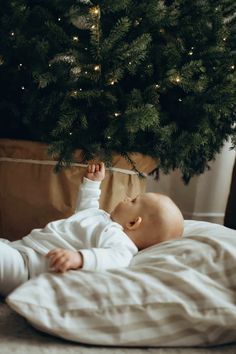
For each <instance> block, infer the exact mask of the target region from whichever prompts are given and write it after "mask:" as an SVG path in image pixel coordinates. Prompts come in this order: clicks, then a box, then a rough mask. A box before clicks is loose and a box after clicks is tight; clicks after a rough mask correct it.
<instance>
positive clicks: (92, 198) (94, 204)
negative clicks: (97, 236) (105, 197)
mask: <svg viewBox="0 0 236 354" xmlns="http://www.w3.org/2000/svg"><path fill="white" fill-rule="evenodd" d="M100 184H101V182H98V181H91V180H90V179H88V178H86V177H84V179H83V183H82V184H81V186H80V190H79V194H78V198H77V202H76V209H75V213H77V212H78V211H81V210H85V209H89V208H96V209H98V208H99V197H100V194H101V190H100Z"/></svg>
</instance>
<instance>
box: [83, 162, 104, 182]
mask: <svg viewBox="0 0 236 354" xmlns="http://www.w3.org/2000/svg"><path fill="white" fill-rule="evenodd" d="M85 177H87V178H88V179H90V180H91V181H102V180H103V179H104V178H105V165H104V163H103V162H99V163H96V164H95V163H94V164H89V165H88V167H87V172H86V175H85Z"/></svg>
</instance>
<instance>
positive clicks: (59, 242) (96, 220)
mask: <svg viewBox="0 0 236 354" xmlns="http://www.w3.org/2000/svg"><path fill="white" fill-rule="evenodd" d="M100 184H101V182H94V181H91V180H89V179H87V178H85V177H84V180H83V183H82V185H81V188H80V191H79V195H78V201H77V207H76V211H75V214H74V215H72V216H70V217H69V218H67V219H62V220H57V221H52V222H50V223H48V224H47V225H46V226H45V227H44V228H43V229H34V230H32V231H31V232H30V233H29V234H28V235H27V236H25V237H24V238H23V239H21V240H18V241H13V242H7V241H6V240H5V242H4V244H5V245H4V253H5V256H6V252H7V250H6V247H8V246H9V247H11V248H14V249H15V250H18V251H19V252H20V254H21V255H22V257H23V258H24V260H26V263H27V267H28V271H29V276H28V277H29V278H31V277H33V276H36V275H38V274H40V273H41V272H44V271H49V270H50V269H49V266H48V259H47V258H46V257H45V255H46V254H47V253H48V252H49V251H50V250H52V249H54V248H64V249H69V250H74V251H80V252H81V253H82V255H83V261H84V262H83V268H82V269H85V270H93V271H100V270H106V269H112V268H118V267H127V266H128V265H129V263H130V261H131V259H132V258H133V256H134V255H135V254H137V252H138V248H137V247H136V245H135V244H134V243H133V241H131V239H130V238H129V237H128V236H127V235H126V234H125V233H124V231H123V227H122V226H121V225H120V224H118V223H116V222H114V221H112V220H111V218H110V215H109V214H108V213H107V212H105V211H103V210H101V209H99V197H100V194H101V190H100ZM1 244H2V242H1V241H0V258H1ZM2 250H3V244H2ZM5 259H7V257H5ZM8 262H10V259H9V258H8V261H7V260H5V261H4V264H2V262H0V267H1V268H2V267H7V263H8ZM0 271H1V273H2V280H1V277H0V282H1V281H2V282H3V278H4V275H3V273H4V272H3V269H0ZM18 272H19V270H18ZM8 276H9V275H8ZM9 280H10V279H9ZM0 288H1V286H0Z"/></svg>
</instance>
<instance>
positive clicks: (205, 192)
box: [147, 142, 235, 224]
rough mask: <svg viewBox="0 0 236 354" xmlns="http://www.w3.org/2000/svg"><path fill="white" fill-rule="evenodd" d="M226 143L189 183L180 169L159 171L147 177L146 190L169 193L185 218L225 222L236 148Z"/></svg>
mask: <svg viewBox="0 0 236 354" xmlns="http://www.w3.org/2000/svg"><path fill="white" fill-rule="evenodd" d="M230 147H231V143H230V142H229V143H226V144H225V146H224V148H223V149H222V151H221V153H220V154H218V155H217V157H216V160H215V161H213V162H211V163H210V164H209V165H210V167H211V169H210V170H209V171H206V172H205V173H204V174H202V175H200V176H197V177H193V178H192V179H191V181H190V183H189V184H188V185H187V186H186V185H184V183H183V181H182V180H181V174H180V172H179V171H178V170H175V171H173V172H171V173H170V174H169V175H164V174H161V175H160V179H159V180H158V181H155V180H154V179H153V178H152V177H148V181H147V191H153V192H159V193H164V194H167V195H168V196H169V197H171V198H172V199H173V200H174V201H175V203H176V204H177V205H178V206H179V208H180V209H181V211H182V213H183V215H184V218H185V219H195V220H203V221H211V222H216V223H220V224H223V221H224V213H225V207H226V203H227V199H228V194H229V188H230V182H231V175H232V169H233V165H234V161H235V150H230Z"/></svg>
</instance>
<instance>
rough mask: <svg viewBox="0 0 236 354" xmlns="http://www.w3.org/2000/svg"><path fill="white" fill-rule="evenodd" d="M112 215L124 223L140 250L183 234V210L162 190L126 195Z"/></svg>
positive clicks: (128, 234) (121, 223) (126, 231)
mask: <svg viewBox="0 0 236 354" xmlns="http://www.w3.org/2000/svg"><path fill="white" fill-rule="evenodd" d="M111 218H112V220H114V221H115V222H117V223H119V224H120V225H122V226H123V228H124V232H125V233H126V234H127V236H129V238H130V239H131V240H132V241H133V242H134V243H135V244H136V246H137V247H138V249H139V250H142V249H144V248H147V247H150V246H153V245H155V244H158V243H160V242H163V241H168V240H173V239H177V238H180V237H181V236H182V234H183V216H182V214H181V211H180V210H179V208H178V207H177V205H176V204H175V203H174V202H173V201H172V200H171V199H170V198H169V197H167V196H165V195H163V194H159V193H144V194H139V195H138V196H137V197H136V198H133V199H132V198H129V197H127V198H125V199H124V200H123V201H122V202H120V203H119V204H117V206H116V207H115V208H114V210H113V211H112V212H111Z"/></svg>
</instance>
